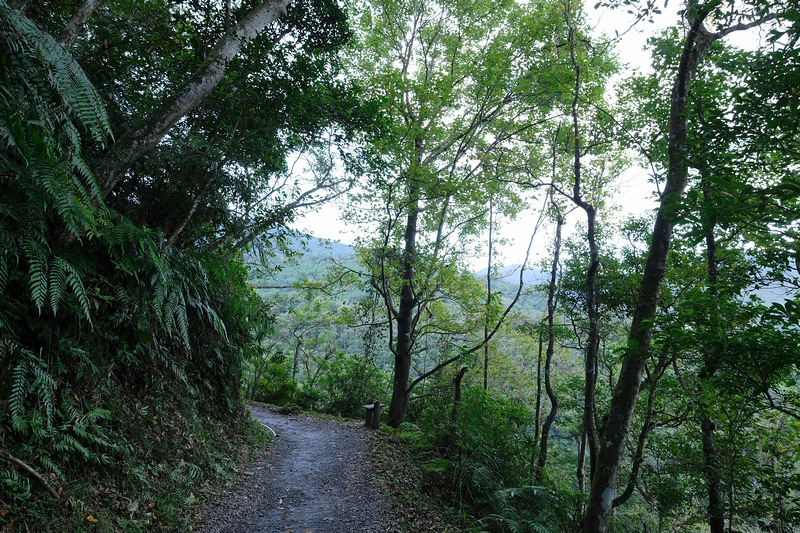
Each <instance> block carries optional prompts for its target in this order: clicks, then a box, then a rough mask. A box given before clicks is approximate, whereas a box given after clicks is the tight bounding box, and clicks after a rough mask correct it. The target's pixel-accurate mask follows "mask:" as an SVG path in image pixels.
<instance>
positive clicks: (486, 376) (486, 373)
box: [483, 196, 494, 390]
mask: <svg viewBox="0 0 800 533" xmlns="http://www.w3.org/2000/svg"><path fill="white" fill-rule="evenodd" d="M492 200H493V198H492V197H491V196H490V197H489V260H488V261H489V263H488V265H487V267H486V318H485V320H484V322H483V342H484V345H483V390H489V329H490V328H489V319H490V310H491V308H492V229H493V228H492V224H493V223H494V220H493V214H494V212H493V208H494V204H493V202H492Z"/></svg>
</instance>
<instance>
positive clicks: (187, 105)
mask: <svg viewBox="0 0 800 533" xmlns="http://www.w3.org/2000/svg"><path fill="white" fill-rule="evenodd" d="M289 3H290V0H266V1H264V2H263V3H262V4H260V5H259V6H258V7H256V8H254V9H252V10H251V11H250V12H249V13H248V14H247V15H246V16H245V17H244V18H243V19H242V20H241V22H239V23H238V24H237V25H236V26H234V27H233V29H231V31H229V32H227V33H225V35H224V36H223V37H222V38H220V40H219V42H217V44H216V46H214V48H213V49H212V50H211V52H209V54H208V56H206V59H205V61H203V64H202V65H200V67H199V68H198V70H197V71H196V72H195V73H194V74H193V75H192V77H191V78H190V79H189V81H188V82H186V84H184V85H183V87H181V88H180V89H178V90H177V91H176V92H175V93H174V94H172V95H171V96H170V97H168V98H167V99H166V100H164V101H163V102H162V103H161V105H159V106H158V107H157V108H156V109H154V110H153V111H152V112H151V113H150V115H148V116H147V117H146V118H145V119H144V120H143V121H142V123H141V124H140V125H139V126H137V127H135V128H133V129H131V130H129V131H128V132H126V133H125V134H124V135H122V137H120V138H119V140H118V141H117V142H116V143H115V144H114V146H112V147H111V149H109V150H108V152H106V154H105V156H103V158H102V159H101V160H100V164H99V166H98V168H97V172H96V177H97V181H98V184H99V186H100V189H101V191H102V193H103V197H105V196H107V195H108V194H109V193H110V192H111V191H113V190H114V188H115V187H116V186H117V184H119V182H120V181H122V179H123V177H124V176H125V173H126V172H127V171H128V169H129V168H130V167H131V166H132V165H133V163H134V162H135V161H136V160H137V159H139V158H140V157H141V156H142V155H143V154H144V153H146V152H147V151H148V150H150V149H151V148H153V147H154V146H155V145H157V144H158V143H159V142H160V141H161V139H162V138H163V137H164V136H165V135H166V134H167V132H168V131H169V130H170V128H172V126H174V125H175V123H177V122H178V120H180V119H181V118H182V117H184V116H185V115H186V114H187V113H189V112H190V111H191V110H192V109H194V108H195V107H196V106H197V105H198V104H200V103H201V102H202V101H203V100H204V99H205V98H206V97H207V96H208V95H209V94H211V91H212V90H214V88H215V87H216V86H217V84H218V83H219V82H220V80H221V79H222V76H223V75H224V74H225V69H226V67H227V65H228V62H229V61H230V60H231V59H233V58H234V57H235V56H236V54H238V53H239V50H241V48H242V46H244V45H245V44H247V43H248V42H249V41H250V40H252V39H253V38H254V37H256V36H257V35H258V34H259V33H261V32H262V31H263V30H264V29H265V28H266V27H267V26H268V25H269V24H271V23H272V22H274V21H275V20H277V19H278V18H279V17H281V16H284V15H285V14H286V8H287V6H288V5H289Z"/></svg>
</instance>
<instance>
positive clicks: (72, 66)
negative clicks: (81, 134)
mask: <svg viewBox="0 0 800 533" xmlns="http://www.w3.org/2000/svg"><path fill="white" fill-rule="evenodd" d="M0 46H2V47H3V48H4V49H5V50H11V51H13V52H15V53H16V54H17V55H20V56H23V57H25V56H27V55H30V54H32V55H33V56H34V57H36V58H37V59H38V61H39V63H40V64H41V65H44V66H45V68H46V71H45V72H44V73H43V81H46V82H47V83H48V84H49V85H50V87H51V88H52V89H54V90H55V91H56V93H57V94H60V95H61V98H62V99H63V101H64V104H65V105H66V107H67V108H68V109H69V110H70V111H71V112H72V114H73V115H74V117H75V118H76V119H77V120H78V121H79V122H80V124H81V125H82V126H83V127H85V128H86V129H87V131H88V132H89V133H90V134H91V135H92V137H93V138H94V139H95V141H97V142H104V141H105V138H106V137H107V136H109V135H110V134H111V124H110V122H109V119H108V115H107V114H106V111H105V107H104V106H103V103H102V100H101V98H100V96H99V95H98V94H97V91H96V90H95V89H94V86H93V85H92V83H91V82H90V81H89V79H88V78H87V77H86V74H85V73H84V72H83V70H81V68H80V66H78V64H77V63H76V62H75V61H74V60H73V59H72V57H71V56H70V55H69V54H68V53H67V52H65V51H64V49H63V48H61V46H59V44H58V43H57V42H56V41H55V39H53V37H51V36H50V35H49V34H48V33H46V32H43V31H41V30H40V29H39V28H37V27H36V26H35V25H34V24H33V23H32V22H31V21H30V20H29V19H28V18H27V17H26V16H25V15H23V14H22V13H20V12H19V11H16V10H14V9H11V8H10V7H9V6H8V5H7V4H6V3H5V2H3V3H2V4H0Z"/></svg>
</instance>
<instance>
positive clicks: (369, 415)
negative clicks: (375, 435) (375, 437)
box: [364, 398, 374, 428]
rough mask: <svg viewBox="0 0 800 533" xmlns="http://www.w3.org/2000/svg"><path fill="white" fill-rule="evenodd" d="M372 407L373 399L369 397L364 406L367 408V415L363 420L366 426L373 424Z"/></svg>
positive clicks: (369, 426)
mask: <svg viewBox="0 0 800 533" xmlns="http://www.w3.org/2000/svg"><path fill="white" fill-rule="evenodd" d="M373 408H374V403H373V399H372V398H369V399H368V400H367V404H366V405H365V406H364V409H366V410H367V416H366V419H365V420H364V425H365V426H367V427H368V428H371V427H373V424H374V422H373Z"/></svg>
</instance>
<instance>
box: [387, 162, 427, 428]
mask: <svg viewBox="0 0 800 533" xmlns="http://www.w3.org/2000/svg"><path fill="white" fill-rule="evenodd" d="M409 179H410V180H413V178H411V177H410V178H409ZM409 188H410V197H411V203H410V205H409V207H408V217H407V219H406V232H405V242H406V245H405V252H404V254H403V275H402V284H403V285H402V288H401V289H400V306H399V308H398V310H397V314H396V317H395V319H396V321H397V343H396V345H395V347H394V383H393V386H392V401H391V403H390V404H389V425H390V426H391V427H394V428H396V427H397V426H399V425H400V424H402V423H403V422H404V421H405V419H406V411H407V410H408V396H409V391H408V377H409V374H410V372H411V348H412V346H413V340H412V334H413V329H414V309H415V308H416V306H417V298H416V296H415V295H414V263H415V260H416V259H415V258H416V253H417V250H416V242H417V221H418V219H419V211H420V209H419V188H418V186H417V185H416V184H414V183H412V184H411V185H410V186H409Z"/></svg>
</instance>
